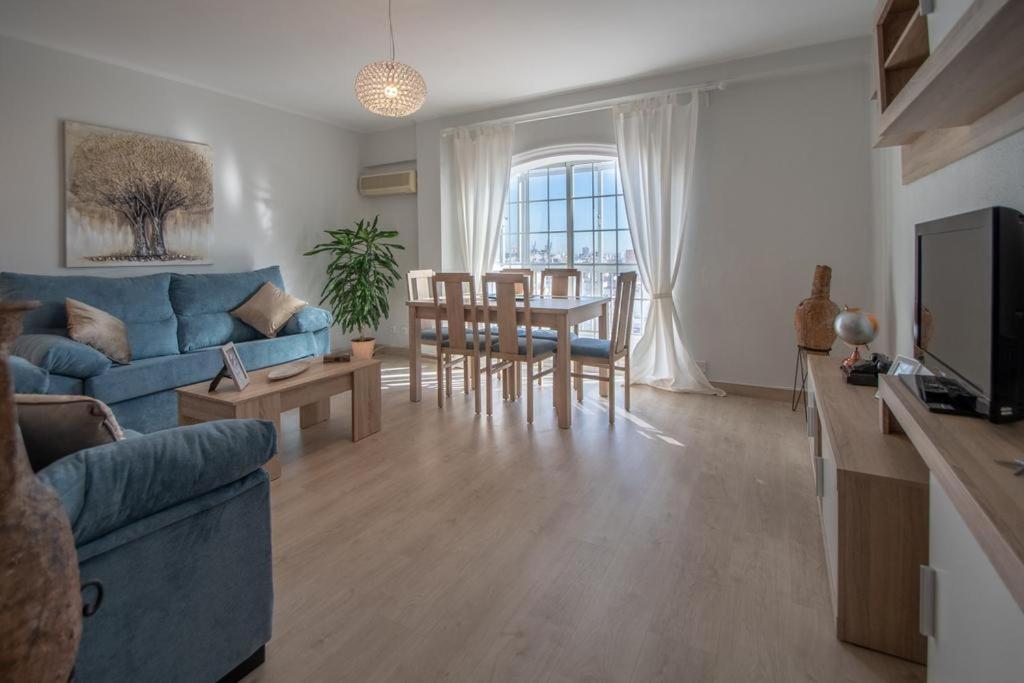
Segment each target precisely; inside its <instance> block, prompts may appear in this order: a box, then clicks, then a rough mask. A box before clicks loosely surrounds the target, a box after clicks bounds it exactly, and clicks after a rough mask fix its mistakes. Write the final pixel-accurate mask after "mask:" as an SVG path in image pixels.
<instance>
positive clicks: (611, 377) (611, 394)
mask: <svg viewBox="0 0 1024 683" xmlns="http://www.w3.org/2000/svg"><path fill="white" fill-rule="evenodd" d="M608 424H615V363H608Z"/></svg>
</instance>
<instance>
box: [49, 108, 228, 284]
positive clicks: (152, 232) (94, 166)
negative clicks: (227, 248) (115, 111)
mask: <svg viewBox="0 0 1024 683" xmlns="http://www.w3.org/2000/svg"><path fill="white" fill-rule="evenodd" d="M64 176H65V177H64V183H65V184H64V193H65V208H66V213H65V220H64V232H65V243H66V249H67V251H66V254H67V256H66V263H67V266H68V267H83V266H145V265H160V266H163V265H168V264H190V265H199V264H208V263H210V248H211V245H212V237H213V235H212V231H213V153H212V151H211V149H210V146H209V145H203V144H199V143H196V142H184V141H182V140H174V139H171V138H164V137H159V136H155V135H144V134H142V133H133V132H130V131H123V130H116V129H113V128H103V127H100V126H90V125H87V124H84V123H76V122H73V121H65V122H64Z"/></svg>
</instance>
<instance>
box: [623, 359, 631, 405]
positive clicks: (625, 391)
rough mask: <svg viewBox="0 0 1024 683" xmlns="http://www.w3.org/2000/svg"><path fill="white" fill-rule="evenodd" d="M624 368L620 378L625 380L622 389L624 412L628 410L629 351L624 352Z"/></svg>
mask: <svg viewBox="0 0 1024 683" xmlns="http://www.w3.org/2000/svg"><path fill="white" fill-rule="evenodd" d="M625 360H626V365H625V367H626V369H625V370H624V371H623V375H622V378H623V379H624V380H625V382H626V386H625V388H624V389H623V395H622V401H623V403H624V404H625V408H626V412H627V413H628V412H630V409H629V351H627V352H626V358H625Z"/></svg>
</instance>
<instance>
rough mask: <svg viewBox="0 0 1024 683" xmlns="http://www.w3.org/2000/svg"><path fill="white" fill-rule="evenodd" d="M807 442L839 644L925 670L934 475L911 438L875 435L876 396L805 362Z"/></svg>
mask: <svg viewBox="0 0 1024 683" xmlns="http://www.w3.org/2000/svg"><path fill="white" fill-rule="evenodd" d="M807 364H808V370H809V379H808V385H807V391H808V394H807V395H808V437H809V440H810V445H811V457H812V462H813V464H814V472H815V485H816V488H817V492H818V502H819V507H820V511H821V526H822V536H823V537H824V541H825V558H826V562H827V564H828V577H829V587H830V588H831V592H832V606H833V609H834V613H835V619H836V635H837V636H838V637H839V639H840V640H843V641H846V642H850V643H854V644H857V645H861V646H863V647H868V648H871V649H873V650H879V651H881V652H886V653H888V654H892V655H896V656H897V657H902V658H904V659H909V660H911V661H914V662H919V663H922V664H923V663H924V662H925V659H926V655H927V641H926V639H925V638H924V636H922V635H921V634H920V633H919V631H918V606H919V585H918V584H919V580H918V577H919V573H920V569H919V568H920V565H922V564H926V563H927V562H928V468H927V467H926V466H925V463H924V461H923V460H922V459H921V457H920V456H919V455H918V453H917V450H916V449H915V448H914V446H913V444H912V443H911V442H910V439H908V438H907V437H906V436H904V435H901V434H900V435H896V434H882V433H881V432H880V431H879V429H878V401H877V400H876V399H875V397H874V396H875V388H874V387H860V386H854V385H851V384H847V383H846V380H845V378H844V377H843V374H842V371H841V370H840V369H839V362H838V361H837V360H836V359H834V358H829V357H827V356H809V357H808V359H807Z"/></svg>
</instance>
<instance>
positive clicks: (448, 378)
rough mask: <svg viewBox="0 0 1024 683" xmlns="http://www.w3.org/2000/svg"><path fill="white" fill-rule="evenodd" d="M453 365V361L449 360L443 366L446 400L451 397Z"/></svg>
mask: <svg viewBox="0 0 1024 683" xmlns="http://www.w3.org/2000/svg"><path fill="white" fill-rule="evenodd" d="M454 364H455V359H449V361H448V362H447V363H445V364H444V395H445V396H447V397H448V398H451V397H452V365H454Z"/></svg>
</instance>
